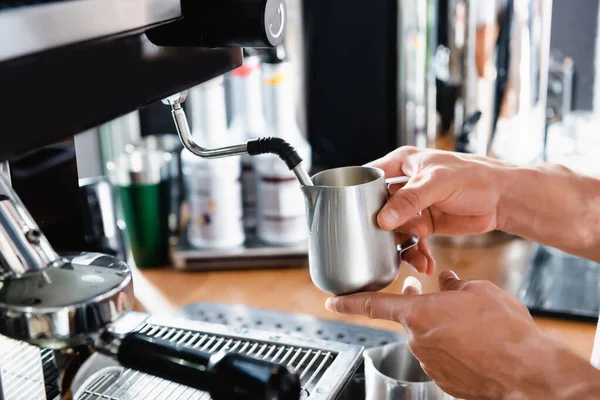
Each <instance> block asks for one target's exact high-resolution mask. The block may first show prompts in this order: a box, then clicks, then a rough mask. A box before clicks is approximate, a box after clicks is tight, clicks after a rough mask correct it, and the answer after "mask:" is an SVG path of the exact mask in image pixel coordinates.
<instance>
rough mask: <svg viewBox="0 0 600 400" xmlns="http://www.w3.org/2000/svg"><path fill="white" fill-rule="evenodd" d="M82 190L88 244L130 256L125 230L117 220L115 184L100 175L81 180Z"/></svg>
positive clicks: (108, 252) (85, 233)
mask: <svg viewBox="0 0 600 400" xmlns="http://www.w3.org/2000/svg"><path fill="white" fill-rule="evenodd" d="M79 189H80V191H81V197H82V199H83V201H82V203H83V210H82V213H83V215H84V240H85V241H86V244H87V245H88V246H90V247H92V248H93V249H94V251H98V252H102V253H107V254H110V255H113V256H115V257H118V258H120V259H123V260H125V259H127V254H126V250H125V243H124V236H123V231H122V230H121V228H120V227H119V226H118V223H117V210H116V200H115V193H114V188H113V186H112V185H111V184H110V183H109V182H108V180H107V179H106V178H104V177H97V178H86V179H80V180H79ZM88 250H89V249H88Z"/></svg>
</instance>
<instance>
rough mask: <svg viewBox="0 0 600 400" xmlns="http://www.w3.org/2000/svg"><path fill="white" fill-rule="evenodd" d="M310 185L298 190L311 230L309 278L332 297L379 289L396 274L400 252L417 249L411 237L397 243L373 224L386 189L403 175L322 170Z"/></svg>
mask: <svg viewBox="0 0 600 400" xmlns="http://www.w3.org/2000/svg"><path fill="white" fill-rule="evenodd" d="M312 180H313V184H314V186H302V190H303V192H304V195H305V198H306V209H307V217H308V228H309V244H308V259H309V265H310V276H311V278H312V280H313V282H314V284H315V285H316V286H317V287H318V288H319V289H321V290H323V291H325V292H328V293H332V294H335V295H343V294H349V293H353V292H359V291H377V290H381V289H383V288H385V287H386V286H388V285H389V284H390V283H392V282H393V281H394V280H395V279H396V278H397V276H398V272H399V267H400V254H401V253H402V252H403V251H405V250H408V249H409V248H411V247H413V246H415V245H416V244H417V243H418V241H419V239H418V238H417V237H415V236H413V237H411V239H409V240H408V241H406V242H405V243H402V244H401V245H400V246H397V245H396V236H395V233H394V232H388V231H384V230H383V229H381V228H379V226H378V224H377V220H376V218H377V214H378V212H379V211H380V210H381V208H382V207H383V206H384V205H385V203H386V201H387V200H388V198H389V189H388V188H389V186H390V185H393V184H399V183H406V182H407V181H408V178H407V177H397V178H390V179H385V174H384V172H383V171H382V170H381V169H379V168H372V167H343V168H335V169H331V170H326V171H323V172H320V173H318V174H316V175H314V176H313V178H312Z"/></svg>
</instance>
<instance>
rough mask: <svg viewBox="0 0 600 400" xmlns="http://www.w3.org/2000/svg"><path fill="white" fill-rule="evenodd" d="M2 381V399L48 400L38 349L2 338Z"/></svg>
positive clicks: (0, 350) (0, 377)
mask: <svg viewBox="0 0 600 400" xmlns="http://www.w3.org/2000/svg"><path fill="white" fill-rule="evenodd" d="M0 379H1V383H0V398H4V399H6V400H31V399H36V400H37V399H46V388H45V385H44V372H43V369H42V358H41V356H40V350H39V349H38V348H37V347H34V346H31V345H28V344H26V343H23V342H19V341H16V340H12V339H9V338H6V337H4V336H0ZM2 395H3V396H4V397H2Z"/></svg>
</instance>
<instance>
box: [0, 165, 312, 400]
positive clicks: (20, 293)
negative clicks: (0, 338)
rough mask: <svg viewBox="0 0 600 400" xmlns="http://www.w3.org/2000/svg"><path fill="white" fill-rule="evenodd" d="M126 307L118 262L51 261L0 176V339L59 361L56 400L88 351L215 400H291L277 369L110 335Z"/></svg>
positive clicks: (136, 336)
mask: <svg viewBox="0 0 600 400" xmlns="http://www.w3.org/2000/svg"><path fill="white" fill-rule="evenodd" d="M133 304H134V295H133V282H132V274H131V270H130V268H129V267H128V265H127V264H126V263H125V262H123V261H121V260H119V259H117V258H115V257H112V256H108V255H104V254H98V253H78V254H70V255H67V256H59V255H58V254H57V253H55V252H54V250H53V249H52V247H51V246H50V244H49V242H48V240H47V239H46V238H45V236H44V235H43V233H42V232H41V230H40V229H39V227H38V226H37V225H36V224H35V222H34V220H33V218H32V217H31V215H30V214H29V213H28V212H27V210H26V209H25V207H24V206H23V204H22V203H21V201H20V199H19V198H18V196H17V195H16V193H15V192H14V191H13V189H12V188H11V187H10V185H8V184H7V182H6V181H5V179H4V177H2V176H0V334H2V335H5V336H7V337H10V338H12V339H16V340H21V341H24V342H27V343H30V344H33V345H37V346H39V347H42V348H50V349H53V350H55V353H56V354H57V355H58V356H59V357H58V358H60V359H61V360H66V362H65V363H64V367H63V371H62V372H63V373H62V374H61V376H62V378H61V379H62V381H61V382H60V383H61V396H62V398H63V399H66V398H70V396H71V394H70V388H69V386H70V380H69V377H72V376H74V375H75V373H76V369H77V368H78V367H79V366H80V365H81V362H82V361H84V359H85V358H86V357H87V356H89V355H90V354H91V353H93V352H94V351H98V352H101V353H103V354H105V355H108V356H111V357H113V358H115V359H116V360H118V362H119V363H120V364H122V365H123V366H124V367H127V368H132V369H135V370H138V371H141V372H144V373H147V374H151V375H155V376H158V377H160V378H164V379H167V380H171V381H173V382H177V383H180V384H183V385H187V386H190V387H193V388H196V389H199V390H202V391H205V392H208V393H209V394H211V396H212V398H213V399H215V400H218V399H269V400H272V399H299V397H300V380H299V377H298V376H297V375H296V374H294V373H292V372H291V371H289V370H288V369H287V368H285V367H283V366H280V365H278V364H274V363H270V362H266V361H263V360H258V359H254V358H250V357H248V356H243V355H240V354H236V353H227V352H225V353H217V354H214V355H211V354H208V353H205V352H202V351H199V350H193V349H189V348H184V347H182V346H178V345H177V344H173V343H170V342H167V341H161V340H158V339H156V338H151V337H148V336H145V335H143V334H141V333H137V332H125V333H123V331H119V332H117V331H116V330H115V329H112V327H113V323H115V322H116V321H117V320H119V318H120V317H122V316H123V315H124V314H125V313H126V312H127V311H129V310H131V309H132V308H133ZM134 328H135V327H132V331H133V329H134Z"/></svg>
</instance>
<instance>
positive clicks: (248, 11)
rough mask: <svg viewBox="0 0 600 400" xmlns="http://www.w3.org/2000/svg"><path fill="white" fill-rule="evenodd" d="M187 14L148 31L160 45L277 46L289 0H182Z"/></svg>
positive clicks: (281, 36) (280, 40) (150, 37)
mask: <svg viewBox="0 0 600 400" xmlns="http://www.w3.org/2000/svg"><path fill="white" fill-rule="evenodd" d="M181 6H182V14H183V18H182V19H180V20H178V21H175V22H173V23H170V24H167V25H163V26H159V27H157V28H155V29H152V30H150V31H149V32H147V36H148V38H149V39H150V41H152V42H153V43H154V44H156V45H157V46H198V47H252V48H264V47H274V46H277V45H279V44H281V43H282V42H283V38H284V35H285V30H286V26H287V6H286V3H285V0H182V2H181Z"/></svg>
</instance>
